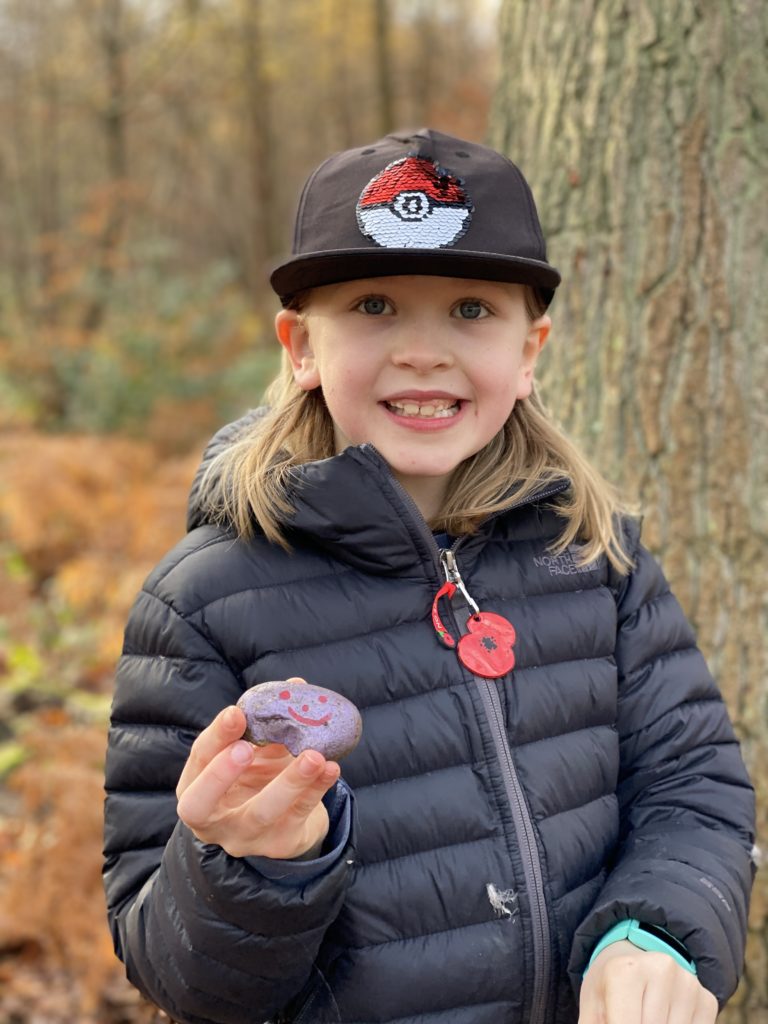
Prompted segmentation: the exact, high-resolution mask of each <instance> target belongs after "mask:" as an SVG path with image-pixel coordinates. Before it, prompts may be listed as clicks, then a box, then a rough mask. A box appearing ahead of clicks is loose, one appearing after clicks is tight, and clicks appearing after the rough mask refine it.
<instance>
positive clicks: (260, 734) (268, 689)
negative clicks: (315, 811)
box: [237, 679, 363, 761]
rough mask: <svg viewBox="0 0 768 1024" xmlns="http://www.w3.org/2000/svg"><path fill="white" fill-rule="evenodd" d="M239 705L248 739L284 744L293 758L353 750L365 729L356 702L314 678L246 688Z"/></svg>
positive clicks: (334, 756) (332, 757)
mask: <svg viewBox="0 0 768 1024" xmlns="http://www.w3.org/2000/svg"><path fill="white" fill-rule="evenodd" d="M237 706H238V707H239V708H242V710H243V712H244V714H245V718H246V727H245V732H244V733H243V738H244V739H246V740H249V741H250V742H251V743H255V744H256V745H257V746H260V747H263V746H265V745H266V744H267V743H282V744H283V745H284V746H285V747H287V748H288V750H290V752H291V753H292V754H293V755H294V757H295V756H296V755H298V754H299V753H301V751H302V750H318V751H319V752H320V753H321V754H322V755H323V756H324V757H326V758H328V759H329V760H331V761H338V760H339V758H341V757H345V756H346V755H347V754H349V753H350V752H351V751H352V750H354V749H355V747H356V746H357V744H358V742H359V741H360V736H361V734H362V731H363V722H362V719H361V718H360V712H359V711H358V710H357V708H356V707H355V705H354V704H353V703H352V701H350V700H347V698H346V697H342V696H341V694H339V693H334V691H333V690H328V689H326V688H325V687H324V686H313V685H312V684H311V683H297V682H294V681H291V682H287V681H286V680H285V679H282V680H278V681H277V682H271V683H259V685H258V686H252V687H251V688H250V690H246V691H245V693H244V694H243V695H242V696H241V697H240V699H239V700H238V702H237Z"/></svg>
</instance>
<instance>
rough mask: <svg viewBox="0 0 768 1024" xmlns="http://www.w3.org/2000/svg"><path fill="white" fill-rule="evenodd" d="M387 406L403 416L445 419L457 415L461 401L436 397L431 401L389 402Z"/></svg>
mask: <svg viewBox="0 0 768 1024" xmlns="http://www.w3.org/2000/svg"><path fill="white" fill-rule="evenodd" d="M386 405H387V407H388V408H389V409H391V410H392V411H393V412H396V413H399V414H400V415H401V416H422V417H424V418H425V419H445V418H447V417H449V416H455V415H456V413H457V412H458V411H459V402H458V401H455V402H449V401H447V400H446V399H434V400H433V401H431V402H424V404H423V405H422V404H421V403H419V402H407V401H404V402H387V403H386Z"/></svg>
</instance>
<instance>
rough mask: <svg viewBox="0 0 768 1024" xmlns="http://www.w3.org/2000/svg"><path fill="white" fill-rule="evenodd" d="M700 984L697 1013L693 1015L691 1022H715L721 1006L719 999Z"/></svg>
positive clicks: (698, 1023)
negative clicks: (718, 1002) (718, 1003)
mask: <svg viewBox="0 0 768 1024" xmlns="http://www.w3.org/2000/svg"><path fill="white" fill-rule="evenodd" d="M699 984H700V988H701V991H700V992H699V1001H698V1003H697V1004H696V1013H695V1014H694V1015H693V1020H692V1022H691V1024H715V1020H716V1018H717V1012H718V1010H719V1007H718V1005H717V999H716V998H715V996H714V995H713V994H712V993H711V992H710V991H709V989H706V988H704V986H703V985H701V983H699Z"/></svg>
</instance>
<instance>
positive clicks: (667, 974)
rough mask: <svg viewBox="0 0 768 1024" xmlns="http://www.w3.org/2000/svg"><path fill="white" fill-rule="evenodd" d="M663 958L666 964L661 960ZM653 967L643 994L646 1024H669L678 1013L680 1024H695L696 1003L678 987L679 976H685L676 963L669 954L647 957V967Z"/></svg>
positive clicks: (644, 1022) (647, 954)
mask: <svg viewBox="0 0 768 1024" xmlns="http://www.w3.org/2000/svg"><path fill="white" fill-rule="evenodd" d="M659 957H663V958H664V959H663V961H659V960H658V958H659ZM645 965H649V967H648V969H649V970H650V971H651V973H650V974H648V973H646V984H645V991H644V992H643V1016H642V1021H643V1024H669V1022H670V1021H671V1020H672V1019H673V1018H672V1017H671V1016H670V1014H671V1013H673V1012H674V1013H675V1015H676V1016H675V1019H676V1022H677V1024H691V1013H692V1012H693V1007H694V1005H695V1003H691V1002H690V1001H689V1000H688V999H687V994H686V992H685V991H684V989H680V988H678V987H677V986H676V982H677V980H678V979H677V977H676V974H675V972H681V973H684V972H683V971H682V968H680V967H678V966H677V964H676V963H675V961H674V960H673V959H672V958H671V957H669V956H667V955H666V953H652V952H647V953H645V954H644V966H645Z"/></svg>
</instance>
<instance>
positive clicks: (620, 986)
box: [603, 953, 664, 1024]
mask: <svg viewBox="0 0 768 1024" xmlns="http://www.w3.org/2000/svg"><path fill="white" fill-rule="evenodd" d="M639 955H640V956H644V955H645V954H644V953H640V954H639ZM638 966H639V965H638V961H637V958H636V957H635V956H631V955H630V956H626V957H624V956H622V957H616V958H615V959H613V960H611V961H610V962H609V963H608V964H606V965H605V969H604V971H603V1007H604V1009H603V1013H604V1017H605V1024H641V1022H642V1021H643V1020H644V1018H643V1016H642V1013H643V992H644V989H645V983H644V980H643V977H642V974H641V973H640V971H639V970H638ZM662 1019H664V1018H662ZM654 1024H659V1022H658V1021H654Z"/></svg>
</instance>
